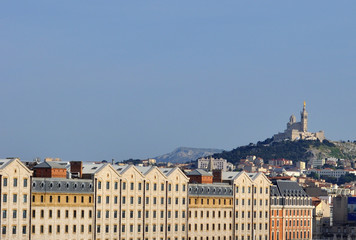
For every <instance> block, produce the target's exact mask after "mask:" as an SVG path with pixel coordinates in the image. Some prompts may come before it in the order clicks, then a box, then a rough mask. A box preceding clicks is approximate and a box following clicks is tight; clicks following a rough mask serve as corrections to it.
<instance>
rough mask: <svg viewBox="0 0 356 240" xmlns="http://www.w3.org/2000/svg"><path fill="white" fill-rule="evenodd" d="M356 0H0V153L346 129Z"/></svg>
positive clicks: (354, 136)
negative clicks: (304, 120) (303, 116)
mask: <svg viewBox="0 0 356 240" xmlns="http://www.w3.org/2000/svg"><path fill="white" fill-rule="evenodd" d="M355 12H356V2H354V1H342V2H340V1H225V2H221V1H175V2H172V1H140V2H136V1H2V2H1V3H0V91H1V94H0V103H1V104H0V114H1V122H0V157H10V156H16V157H20V158H21V159H24V160H31V159H33V158H35V157H41V158H44V157H60V158H62V159H64V160H83V161H86V160H90V161H95V160H103V159H107V160H110V159H112V158H114V159H116V160H123V159H128V158H147V157H154V156H157V155H160V154H163V153H167V152H170V151H171V150H173V149H174V148H176V147H178V146H188V147H212V148H222V149H226V150H230V149H232V148H235V147H237V146H240V145H245V144H248V143H250V142H256V141H258V140H264V139H266V138H267V137H271V136H272V135H273V134H275V133H277V132H278V131H283V130H284V129H285V126H286V123H287V121H288V119H289V116H290V115H291V114H292V113H294V114H295V115H296V116H297V119H298V120H299V112H300V110H301V108H302V104H303V101H304V100H305V101H306V102H307V110H308V112H309V130H311V131H318V130H325V134H326V137H327V138H329V139H332V140H341V139H342V140H348V139H350V140H356V124H355V122H356V111H355V109H356V107H355V103H356V94H355V89H356V67H355V66H356V61H355V60H356V30H355V23H356V15H355Z"/></svg>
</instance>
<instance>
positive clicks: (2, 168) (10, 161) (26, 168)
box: [0, 158, 33, 175]
mask: <svg viewBox="0 0 356 240" xmlns="http://www.w3.org/2000/svg"><path fill="white" fill-rule="evenodd" d="M14 161H17V162H18V163H19V164H20V165H21V166H22V167H23V168H24V169H25V170H26V171H27V172H28V173H30V174H31V175H33V171H31V170H30V169H29V168H28V167H26V166H25V164H23V163H22V162H21V161H20V159H18V158H14V159H11V160H9V161H8V162H6V163H5V164H4V165H3V166H2V167H1V169H0V170H4V169H5V168H6V167H7V166H8V165H10V164H12V163H13V162H14Z"/></svg>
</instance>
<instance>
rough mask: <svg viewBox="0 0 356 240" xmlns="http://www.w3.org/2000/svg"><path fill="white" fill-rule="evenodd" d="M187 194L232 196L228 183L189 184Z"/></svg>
mask: <svg viewBox="0 0 356 240" xmlns="http://www.w3.org/2000/svg"><path fill="white" fill-rule="evenodd" d="M188 194H189V195H190V196H230V197H232V186H231V185H228V184H189V186H188Z"/></svg>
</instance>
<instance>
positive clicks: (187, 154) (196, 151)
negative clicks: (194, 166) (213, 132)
mask: <svg viewBox="0 0 356 240" xmlns="http://www.w3.org/2000/svg"><path fill="white" fill-rule="evenodd" d="M222 151H223V150H221V149H212V148H188V147H179V148H176V149H175V150H174V151H173V152H170V153H167V154H163V155H161V156H158V157H154V159H156V160H157V162H171V163H178V162H179V163H184V162H190V161H195V160H197V159H198V158H200V157H205V156H210V155H212V154H214V153H221V152H222Z"/></svg>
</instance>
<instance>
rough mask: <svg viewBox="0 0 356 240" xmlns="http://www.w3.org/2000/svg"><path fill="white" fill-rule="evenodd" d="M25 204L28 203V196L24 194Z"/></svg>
mask: <svg viewBox="0 0 356 240" xmlns="http://www.w3.org/2000/svg"><path fill="white" fill-rule="evenodd" d="M23 202H24V203H27V194H24V195H23Z"/></svg>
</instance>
